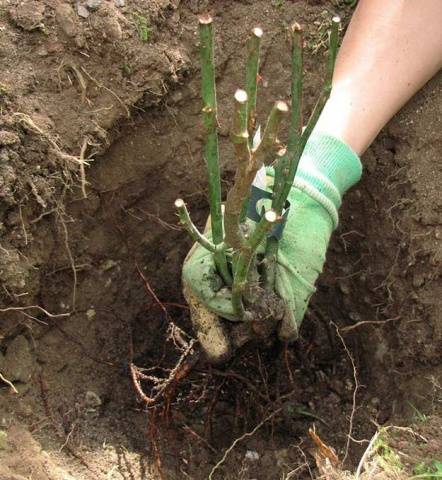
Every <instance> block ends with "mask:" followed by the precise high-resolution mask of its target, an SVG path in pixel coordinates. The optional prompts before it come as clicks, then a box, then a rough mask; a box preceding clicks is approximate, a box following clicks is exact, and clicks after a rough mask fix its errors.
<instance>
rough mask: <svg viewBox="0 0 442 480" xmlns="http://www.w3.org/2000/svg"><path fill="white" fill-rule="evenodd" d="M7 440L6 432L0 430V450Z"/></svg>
mask: <svg viewBox="0 0 442 480" xmlns="http://www.w3.org/2000/svg"><path fill="white" fill-rule="evenodd" d="M7 441H8V434H7V433H6V432H5V431H4V430H0V450H4V449H5V448H6V445H7Z"/></svg>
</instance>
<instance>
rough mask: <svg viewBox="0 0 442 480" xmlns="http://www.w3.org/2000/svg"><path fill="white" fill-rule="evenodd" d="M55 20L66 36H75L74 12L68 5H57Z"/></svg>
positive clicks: (75, 22)
mask: <svg viewBox="0 0 442 480" xmlns="http://www.w3.org/2000/svg"><path fill="white" fill-rule="evenodd" d="M55 18H56V20H57V22H58V24H59V25H60V28H61V29H62V30H63V32H64V34H65V35H66V36H68V37H72V38H73V37H75V35H77V32H78V28H77V21H76V18H75V13H74V10H73V8H72V7H71V6H70V5H68V4H67V3H61V4H59V5H57V7H56V9H55Z"/></svg>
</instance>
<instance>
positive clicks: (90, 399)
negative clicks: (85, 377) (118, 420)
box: [84, 390, 103, 408]
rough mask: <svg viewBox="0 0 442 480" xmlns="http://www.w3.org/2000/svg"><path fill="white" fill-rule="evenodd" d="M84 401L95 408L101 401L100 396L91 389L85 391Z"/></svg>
mask: <svg viewBox="0 0 442 480" xmlns="http://www.w3.org/2000/svg"><path fill="white" fill-rule="evenodd" d="M84 401H85V403H86V406H88V407H89V408H97V407H99V406H100V405H101V404H102V403H103V402H102V401H101V398H100V397H99V396H98V395H97V394H96V393H95V392H93V391H92V390H88V391H87V392H86V394H85V396H84Z"/></svg>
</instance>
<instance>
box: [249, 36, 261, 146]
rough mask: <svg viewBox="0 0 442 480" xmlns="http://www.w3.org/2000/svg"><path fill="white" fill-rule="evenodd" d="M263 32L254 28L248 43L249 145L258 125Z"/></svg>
mask: <svg viewBox="0 0 442 480" xmlns="http://www.w3.org/2000/svg"><path fill="white" fill-rule="evenodd" d="M262 34H263V31H262V30H261V29H260V28H254V29H253V30H252V34H251V36H250V38H249V40H248V42H247V67H246V92H247V96H248V98H249V112H248V123H247V129H248V131H249V133H250V138H249V143H250V145H252V143H253V133H254V130H255V123H256V92H257V83H258V70H259V50H260V45H261V37H262Z"/></svg>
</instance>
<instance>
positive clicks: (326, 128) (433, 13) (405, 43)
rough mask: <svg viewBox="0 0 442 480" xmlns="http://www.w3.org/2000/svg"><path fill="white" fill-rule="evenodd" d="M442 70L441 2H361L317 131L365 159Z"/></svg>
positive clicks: (370, 0)
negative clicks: (387, 127) (400, 112)
mask: <svg viewBox="0 0 442 480" xmlns="http://www.w3.org/2000/svg"><path fill="white" fill-rule="evenodd" d="M441 67H442V0H360V1H359V4H358V6H357V8H356V10H355V12H354V14H353V17H352V19H351V22H350V24H349V27H348V29H347V32H346V34H345V37H344V39H343V42H342V46H341V48H340V50H339V54H338V58H337V61H336V68H335V73H334V76H333V86H332V92H331V95H330V98H329V100H328V102H327V104H326V106H325V108H324V110H323V112H322V114H321V117H320V119H319V121H318V123H317V125H316V130H318V131H321V132H324V133H328V134H329V135H332V136H334V137H336V138H339V139H340V140H342V141H343V142H344V143H346V144H347V145H349V146H350V147H351V148H352V149H353V151H354V152H355V153H356V154H358V155H361V154H362V153H364V151H365V150H366V149H367V147H368V146H369V145H370V144H371V142H372V141H373V140H374V138H375V137H376V136H377V134H378V133H379V131H380V130H381V129H382V128H383V127H384V125H385V124H386V123H387V122H388V121H389V120H390V118H391V117H392V116H393V115H394V114H395V113H396V112H397V111H398V110H399V109H400V108H401V107H402V106H403V105H404V104H405V103H406V102H407V101H408V100H409V99H410V98H411V97H412V96H413V95H414V94H415V93H416V92H417V91H418V90H419V89H420V88H421V87H422V86H423V85H424V84H425V83H426V82H427V81H428V80H429V79H430V78H431V77H432V76H433V75H434V74H435V73H437V71H438V70H439V69H440V68H441Z"/></svg>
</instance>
